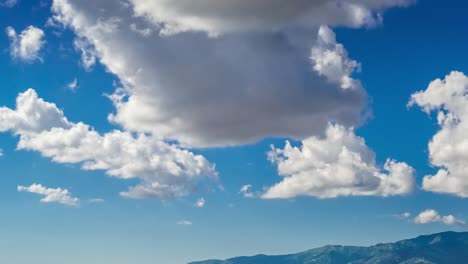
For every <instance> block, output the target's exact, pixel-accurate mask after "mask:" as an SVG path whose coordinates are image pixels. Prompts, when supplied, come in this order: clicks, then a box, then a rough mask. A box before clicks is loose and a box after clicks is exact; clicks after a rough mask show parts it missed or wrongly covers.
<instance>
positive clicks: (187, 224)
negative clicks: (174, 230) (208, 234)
mask: <svg viewBox="0 0 468 264" xmlns="http://www.w3.org/2000/svg"><path fill="white" fill-rule="evenodd" d="M177 224H178V225H183V226H191V225H192V222H191V221H188V220H180V221H178V222H177Z"/></svg>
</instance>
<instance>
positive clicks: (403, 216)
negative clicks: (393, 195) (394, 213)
mask: <svg viewBox="0 0 468 264" xmlns="http://www.w3.org/2000/svg"><path fill="white" fill-rule="evenodd" d="M401 217H402V218H410V217H411V213H409V212H404V213H402V214H401Z"/></svg>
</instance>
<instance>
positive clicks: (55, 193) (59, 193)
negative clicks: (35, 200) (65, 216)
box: [18, 183, 80, 206]
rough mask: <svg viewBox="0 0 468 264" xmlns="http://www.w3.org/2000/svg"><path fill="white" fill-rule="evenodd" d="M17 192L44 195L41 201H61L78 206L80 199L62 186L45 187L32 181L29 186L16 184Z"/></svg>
mask: <svg viewBox="0 0 468 264" xmlns="http://www.w3.org/2000/svg"><path fill="white" fill-rule="evenodd" d="M18 192H30V193H35V194H39V195H42V196H44V198H42V199H41V202H43V203H61V204H65V205H70V206H78V205H79V204H80V199H78V198H76V197H72V196H71V193H70V191H68V190H67V189H62V188H55V189H54V188H47V187H45V186H42V185H41V184H36V183H34V184H33V185H31V186H28V187H26V186H18Z"/></svg>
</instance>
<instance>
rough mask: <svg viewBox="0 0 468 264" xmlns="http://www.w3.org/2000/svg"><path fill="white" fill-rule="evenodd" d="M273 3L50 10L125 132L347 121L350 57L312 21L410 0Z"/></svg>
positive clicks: (370, 19)
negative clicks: (90, 67) (109, 84)
mask: <svg viewBox="0 0 468 264" xmlns="http://www.w3.org/2000/svg"><path fill="white" fill-rule="evenodd" d="M91 2H92V4H91ZM282 2H283V1H280V0H273V1H271V0H268V1H267V0H255V1H235V2H233V1H228V0H220V1H213V0H203V1H196V3H195V2H193V1H185V0H184V1H166V0H158V1H139V0H132V1H130V2H129V3H128V4H125V5H123V4H122V3H121V2H120V1H111V0H98V1H91V0H85V1H77V0H54V2H53V6H52V10H53V12H54V19H55V21H57V22H60V23H62V24H63V25H65V26H66V27H69V28H71V29H72V30H73V31H74V33H75V34H76V36H77V39H79V40H81V41H86V42H87V47H88V48H82V50H83V51H84V50H86V51H87V52H89V53H90V54H94V55H95V56H96V58H98V59H99V61H100V62H101V63H102V64H103V65H105V66H106V67H107V69H108V70H109V71H110V72H111V73H113V74H115V75H116V76H117V77H118V78H119V79H120V81H121V83H122V85H123V89H118V90H117V91H116V92H115V94H114V95H113V96H112V97H111V98H112V99H113V101H114V104H115V106H116V113H114V114H112V115H110V116H109V119H110V120H111V121H113V122H115V123H117V124H120V125H122V126H123V127H124V128H125V129H127V130H129V131H136V132H145V133H152V134H153V135H154V136H156V137H158V138H163V139H166V140H175V141H178V142H180V143H181V144H182V145H184V146H188V147H209V146H225V145H237V144H245V143H252V142H255V141H258V140H260V139H263V138H265V137H293V138H296V139H303V138H306V137H308V136H310V135H319V134H322V133H323V131H324V130H325V129H326V127H327V124H328V122H330V121H335V122H338V123H340V124H343V125H346V126H355V125H358V124H359V123H360V122H361V121H362V117H363V110H364V109H365V107H366V105H367V94H366V92H365V91H364V89H363V88H362V87H361V84H360V83H359V81H358V80H354V79H353V78H352V77H351V74H352V72H353V71H354V70H355V69H356V68H357V67H358V63H357V62H356V61H354V60H352V59H350V58H349V57H348V54H347V52H346V50H345V48H344V47H343V46H342V45H340V44H339V43H337V42H336V40H335V38H334V33H333V31H332V30H331V29H329V28H328V27H327V26H322V25H323V24H331V25H345V26H352V27H357V26H363V25H369V24H374V23H375V22H376V21H377V20H379V15H378V13H380V12H381V11H383V10H384V9H385V8H388V7H391V6H402V5H406V4H408V3H409V1H404V0H393V1H390V0H386V1H378V3H377V2H376V1H365V0H355V1H339V2H337V1H327V0H321V1H308V0H295V1H292V2H291V1H288V4H287V5H284V4H282ZM252 20H254V21H252ZM141 30H144V31H141ZM153 32H154V34H153ZM168 34H169V36H168ZM213 36H217V37H213ZM136 40H137V41H136ZM187 43H190V45H187ZM82 46H83V47H84V46H85V45H82Z"/></svg>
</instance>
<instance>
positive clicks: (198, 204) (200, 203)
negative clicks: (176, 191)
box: [195, 197, 205, 208]
mask: <svg viewBox="0 0 468 264" xmlns="http://www.w3.org/2000/svg"><path fill="white" fill-rule="evenodd" d="M204 206H205V198H203V197H202V198H200V199H198V200H197V202H196V203H195V207H198V208H203V207H204Z"/></svg>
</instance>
